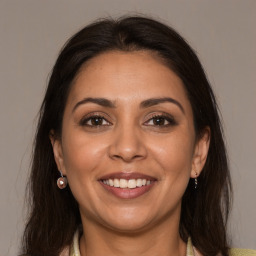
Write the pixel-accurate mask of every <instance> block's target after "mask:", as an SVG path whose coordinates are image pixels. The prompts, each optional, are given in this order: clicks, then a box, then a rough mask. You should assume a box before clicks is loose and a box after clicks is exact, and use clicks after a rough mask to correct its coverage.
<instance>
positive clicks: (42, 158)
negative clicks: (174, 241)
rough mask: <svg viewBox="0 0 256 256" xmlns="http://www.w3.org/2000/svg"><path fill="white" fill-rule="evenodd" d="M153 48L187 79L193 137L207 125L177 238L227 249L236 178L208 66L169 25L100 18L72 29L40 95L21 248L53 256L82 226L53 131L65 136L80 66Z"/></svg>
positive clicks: (211, 249)
mask: <svg viewBox="0 0 256 256" xmlns="http://www.w3.org/2000/svg"><path fill="white" fill-rule="evenodd" d="M111 50H119V51H128V52H129V51H136V50H149V51H151V52H154V53H156V54H157V55H158V56H160V57H161V58H162V59H163V60H164V62H165V63H166V65H168V66H169V67H170V68H171V69H172V70H173V71H174V72H175V73H176V74H177V75H178V76H179V77H180V78H181V79H182V81H183V84H184V87H185V90H186V93H187V95H188V98H189V100H190V103H191V106H192V110H193V115H194V125H195V130H196V135H197V136H198V137H200V134H201V133H202V131H203V130H204V129H205V127H207V126H208V127H209V128H210V130H211V143H210V148H209V153H208V158H207V161H206V164H205V166H204V168H203V171H202V173H201V175H200V177H199V178H198V184H199V185H198V188H197V189H196V190H195V189H194V186H193V180H191V181H190V182H189V185H188V187H187V189H186V192H185V194H184V196H183V199H182V209H181V219H180V236H181V238H182V239H183V240H184V241H185V242H186V241H187V239H188V237H189V236H190V237H191V239H192V242H193V244H194V246H195V247H196V248H197V249H198V250H199V251H200V252H201V253H202V254H203V255H207V256H208V255H214V256H215V255H216V254H217V253H219V252H220V253H222V255H224V256H225V255H228V243H227V237H226V221H227V217H228V212H229V205H230V191H231V182H230V174H229V169H228V163H227V156H226V150H225V145H224V141H223V135H222V134H223V132H222V128H221V122H220V118H219V114H218V108H217V103H216V101H215V97H214V94H213V91H212V89H211V86H210V84H209V82H208V81H207V78H206V75H205V72H204V70H203V68H202V66H201V64H200V62H199V60H198V58H197V56H196V54H195V53H194V51H193V50H192V49H191V47H190V46H189V45H188V44H187V43H186V41H185V40H184V39H183V38H182V37H181V36H180V35H179V34H178V33H177V32H175V31H174V30H173V29H172V28H170V27H168V26H166V25H164V24H162V23H160V22H158V21H155V20H152V19H149V18H145V17H125V18H120V19H117V20H113V19H102V20H98V21H96V22H95V23H93V24H91V25H89V26H86V27H85V28H83V29H82V30H81V31H79V32H78V33H77V34H75V35H74V36H73V37H72V38H71V39H70V40H69V41H68V42H67V44H66V45H65V46H64V48H63V49H62V51H61V53H60V55H59V57H58V59H57V61H56V64H55V66H54V68H53V71H52V74H51V77H50V80H49V85H48V88H47V91H46V95H45V98H44V100H43V103H42V106H41V109H40V116H39V121H38V128H37V133H36V136H35V142H34V151H33V159H32V170H31V177H30V182H29V192H30V199H31V201H30V202H31V211H30V216H29V218H28V222H27V225H26V229H25V232H24V238H23V249H22V250H23V253H27V254H29V255H31V256H40V255H47V256H56V255H58V253H59V252H60V251H61V249H62V248H63V247H64V246H66V245H69V244H70V243H71V241H72V238H73V234H74V232H75V231H76V229H77V228H78V226H79V225H80V224H81V219H80V214H79V210H78V204H77V202H76V200H75V199H74V197H73V195H72V193H71V191H70V189H69V187H67V188H66V189H65V190H59V189H58V188H57V186H56V180H57V178H58V177H59V172H58V169H57V166H56V164H55V161H54V156H53V152H52V146H51V143H50V140H49V133H50V131H51V130H54V131H55V133H56V134H58V135H59V136H61V128H62V118H63V112H64V108H65V104H66V100H67V97H68V94H69V90H70V86H71V85H72V81H73V80H74V78H75V77H76V75H77V73H78V72H79V69H80V68H81V66H82V65H83V64H84V63H85V62H86V61H88V60H89V59H91V58H93V57H95V56H96V55H98V54H101V53H103V52H106V51H111Z"/></svg>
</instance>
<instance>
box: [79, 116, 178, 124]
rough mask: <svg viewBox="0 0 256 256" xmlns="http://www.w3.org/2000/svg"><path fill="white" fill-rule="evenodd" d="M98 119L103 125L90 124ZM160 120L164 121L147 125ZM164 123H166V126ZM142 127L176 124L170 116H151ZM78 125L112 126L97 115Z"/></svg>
mask: <svg viewBox="0 0 256 256" xmlns="http://www.w3.org/2000/svg"><path fill="white" fill-rule="evenodd" d="M97 119H98V121H99V120H100V122H103V124H102V123H101V124H92V121H93V120H94V121H96V120H97ZM157 119H158V120H160V122H161V121H164V123H163V124H154V123H153V124H149V123H150V122H151V121H153V122H154V121H157ZM89 122H91V124H88V123H89ZM104 122H106V124H104ZM166 122H168V123H167V124H166ZM143 124H144V125H146V126H155V127H161V128H164V127H169V126H175V125H177V122H176V121H175V120H174V118H173V117H172V116H171V115H168V114H165V113H163V114H152V115H151V116H150V117H149V119H148V120H147V121H146V122H144V123H143ZM79 125H81V126H87V127H90V128H97V127H100V126H110V125H112V123H111V122H109V121H108V120H107V119H106V118H105V117H104V116H103V115H99V114H92V115H90V116H86V117H85V118H83V119H82V120H81V121H80V122H79Z"/></svg>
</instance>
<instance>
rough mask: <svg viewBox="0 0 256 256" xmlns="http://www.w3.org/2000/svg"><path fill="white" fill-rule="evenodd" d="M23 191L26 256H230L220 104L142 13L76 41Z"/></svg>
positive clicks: (171, 37) (193, 63)
mask: <svg viewBox="0 0 256 256" xmlns="http://www.w3.org/2000/svg"><path fill="white" fill-rule="evenodd" d="M56 181H57V184H56ZM30 188H31V199H32V204H31V205H32V209H31V215H30V218H29V220H28V223H27V226H26V229H25V233H24V243H23V249H24V252H25V253H26V254H28V255H37V256H39V255H48V256H50V255H81V256H85V255H86V256H91V255H97V256H101V255H109V256H111V255H135V256H136V255H217V254H219V255H224V256H225V255H229V253H230V251H229V244H228V241H227V235H226V222H227V217H228V213H229V204H230V191H231V182H230V174H229V169H228V164H227V157H226V150H225V145H224V142H223V136H222V129H221V123H220V120H219V116H218V108H217V104H216V102H215V98H214V94H213V92H212V89H211V87H210V85H209V83H208V81H207V78H206V76H205V73H204V71H203V68H202V66H201V64H200V62H199V60H198V58H197V57H196V55H195V53H194V52H193V50H192V49H191V48H190V47H189V45H188V44H187V43H186V42H185V41H184V39H182V37H181V36H180V35H178V34H177V33H176V32H175V31H174V30H173V29H171V28H169V27H167V26H165V25H163V24H161V23H159V22H157V21H154V20H151V19H147V18H143V17H128V18H122V19H119V20H112V19H107V20H100V21H98V22H96V23H93V24H91V25H89V26H87V27H85V28H84V29H82V30H81V31H79V32H78V33H77V34H76V35H74V36H73V37H72V38H71V39H70V40H69V41H68V43H67V44H66V45H65V47H64V48H63V49H62V51H61V53H60V55H59V57H58V59H57V62H56V64H55V66H54V68H53V71H52V75H51V78H50V81H49V86H48V88H47V92H46V95H45V98H44V101H43V104H42V107H41V110H40V118H39V123H38V130H37V134H36V138H35V147H34V156H33V164H32V173H31V179H30ZM233 255H235V254H233ZM248 255H249V254H248Z"/></svg>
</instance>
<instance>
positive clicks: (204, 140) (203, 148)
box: [190, 127, 211, 178]
mask: <svg viewBox="0 0 256 256" xmlns="http://www.w3.org/2000/svg"><path fill="white" fill-rule="evenodd" d="M210 138H211V130H210V128H209V127H206V128H205V129H204V131H203V133H202V135H201V136H200V138H199V139H198V141H197V142H196V145H195V150H194V156H193V163H192V170H191V174H190V177H191V178H196V177H198V176H199V175H200V173H201V171H202V170H203V167H204V165H205V162H206V159H207V155H208V151H209V146H210Z"/></svg>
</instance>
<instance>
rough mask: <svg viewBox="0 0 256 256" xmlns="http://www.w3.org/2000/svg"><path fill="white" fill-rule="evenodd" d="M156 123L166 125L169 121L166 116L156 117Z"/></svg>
mask: <svg viewBox="0 0 256 256" xmlns="http://www.w3.org/2000/svg"><path fill="white" fill-rule="evenodd" d="M152 121H153V124H154V125H166V124H168V121H167V120H166V119H165V118H164V117H154V118H152Z"/></svg>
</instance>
